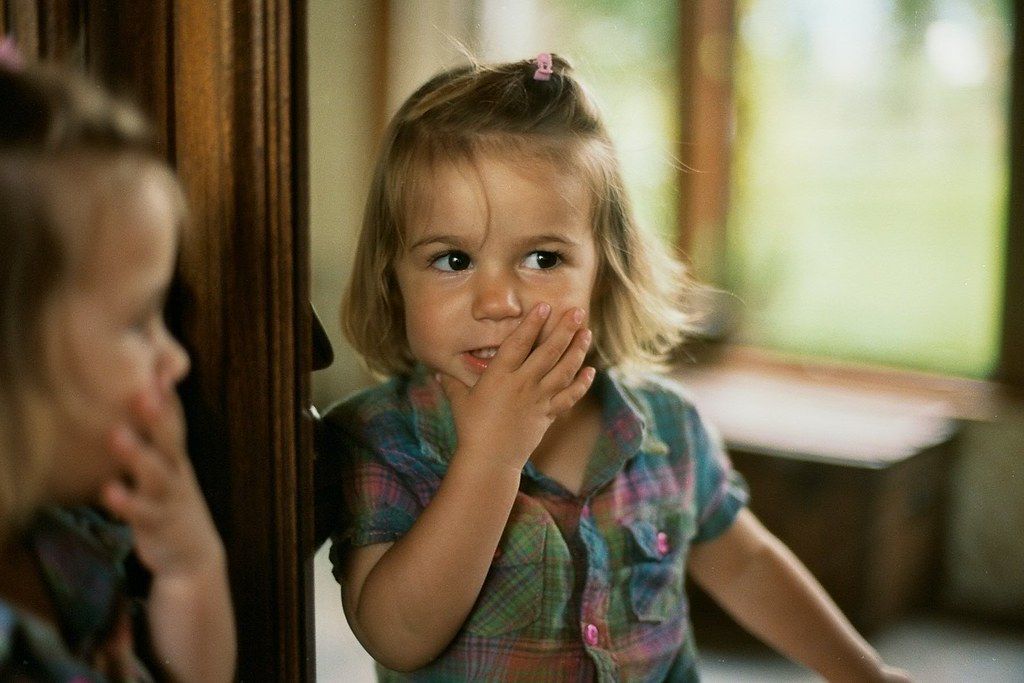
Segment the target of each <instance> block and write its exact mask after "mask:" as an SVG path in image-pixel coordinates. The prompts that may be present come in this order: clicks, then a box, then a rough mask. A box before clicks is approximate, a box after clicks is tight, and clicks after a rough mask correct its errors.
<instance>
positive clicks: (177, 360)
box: [0, 45, 235, 681]
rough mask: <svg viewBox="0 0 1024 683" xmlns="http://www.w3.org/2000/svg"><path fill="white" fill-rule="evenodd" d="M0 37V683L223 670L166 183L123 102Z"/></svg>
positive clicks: (174, 213) (230, 653) (230, 640)
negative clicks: (176, 319) (191, 455)
mask: <svg viewBox="0 0 1024 683" xmlns="http://www.w3.org/2000/svg"><path fill="white" fill-rule="evenodd" d="M4 49H5V55H4V59H3V60H2V62H3V63H0V244H2V245H3V247H2V249H3V257H2V258H0V679H3V680H76V681H77V680H89V681H92V680H151V674H161V675H166V676H168V677H170V679H172V680H192V681H227V680H230V679H231V677H232V676H233V672H234V665H235V636H234V623H233V616H232V610H231V603H230V596H229V592H228V584H227V574H226V560H225V553H224V548H223V545H222V543H221V540H220V538H219V536H218V535H217V532H216V530H215V528H214V525H213V522H212V520H211V518H210V515H209V512H208V510H207V507H206V504H205V501H204V500H203V497H202V493H201V492H200V490H199V487H198V485H197V483H196V479H195V477H194V475H193V472H192V467H191V464H190V462H189V459H188V455H187V453H186V450H185V425H184V420H183V415H182V410H181V406H180V404H179V402H178V399H177V395H176V394H175V391H174V388H175V385H176V384H177V383H178V382H179V381H180V380H181V379H182V377H184V375H185V374H186V373H187V372H188V368H189V359H188V356H187V355H186V353H185V351H184V349H182V347H181V346H180V345H179V344H178V342H177V341H176V340H175V339H174V338H173V337H172V336H171V335H170V333H169V332H168V331H167V329H166V327H165V326H164V321H163V304H164V299H165V296H166V293H167V288H168V285H169V283H170V281H171V276H172V273H173V269H174V262H175V253H176V250H177V244H178V239H179V233H180V231H181V225H182V222H183V219H184V204H183V197H182V193H181V190H180V188H179V186H178V183H177V180H176V179H175V178H174V176H173V174H172V172H171V171H170V169H169V168H167V166H166V164H165V163H163V162H162V161H160V160H159V159H158V158H157V157H156V156H155V155H154V154H153V153H152V151H151V150H150V146H149V142H148V139H149V138H148V135H147V133H146V131H145V126H144V124H143V122H142V121H141V119H140V117H139V115H138V113H137V112H136V111H135V110H134V109H132V108H130V107H128V106H126V105H124V104H121V103H118V102H115V101H113V100H112V99H111V98H110V97H108V96H107V95H106V94H105V93H103V92H102V91H100V90H99V89H98V88H96V87H95V86H94V85H92V84H90V83H87V82H84V81H82V80H80V79H79V78H77V77H73V76H71V75H69V74H66V73H63V72H58V71H55V70H50V69H46V68H43V67H23V66H21V65H19V64H17V63H16V62H15V61H14V59H13V58H12V54H13V53H12V52H11V51H10V46H9V45H7V46H5V48H4ZM103 509H105V513H101V510H103ZM111 517H113V518H115V519H118V520H120V522H123V524H122V523H120V522H114V521H112V520H111ZM132 550H134V552H135V554H136V556H137V557H138V560H139V561H140V562H141V563H142V565H143V566H144V567H145V568H146V569H147V570H148V572H149V573H150V575H151V577H152V581H151V584H150V588H149V592H148V596H147V598H146V601H145V607H144V613H136V612H138V610H137V609H136V606H135V604H134V603H132V602H131V601H130V600H129V598H128V596H127V594H126V591H125V585H124V584H125V570H124V561H125V559H126V556H127V555H128V553H129V552H130V551H132ZM136 622H138V623H136ZM140 624H141V629H143V630H141V631H139V632H140V633H148V639H149V641H150V645H149V647H150V648H151V650H152V653H151V654H152V657H153V659H154V661H155V662H156V663H157V664H155V666H158V667H160V670H159V671H153V670H152V668H153V667H152V666H151V667H150V669H149V670H147V667H146V665H144V664H143V663H142V662H141V659H140V657H139V656H138V654H137V653H138V652H139V651H141V649H142V648H141V645H137V644H136V643H135V642H134V640H135V639H134V636H133V631H135V630H136V628H137V627H140Z"/></svg>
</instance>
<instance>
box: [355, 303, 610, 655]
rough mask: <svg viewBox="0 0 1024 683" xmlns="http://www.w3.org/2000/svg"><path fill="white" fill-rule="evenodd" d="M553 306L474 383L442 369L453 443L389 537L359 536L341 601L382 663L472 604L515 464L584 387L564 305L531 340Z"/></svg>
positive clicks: (431, 644)
mask: <svg viewBox="0 0 1024 683" xmlns="http://www.w3.org/2000/svg"><path fill="white" fill-rule="evenodd" d="M548 310H549V309H547V310H546V309H545V307H543V306H538V307H537V308H535V309H534V310H533V311H532V312H531V313H530V315H528V316H527V318H526V319H525V320H524V321H523V322H522V323H521V324H520V325H519V327H518V328H517V329H516V330H515V332H513V333H512V334H511V335H510V336H509V337H508V339H506V341H505V342H504V343H503V344H502V345H501V348H500V349H499V350H498V354H497V356H495V358H494V359H493V360H492V361H491V364H490V366H489V367H488V368H487V371H486V372H485V373H484V374H483V375H481V377H480V380H479V381H478V382H477V383H476V385H475V386H473V387H471V388H470V387H466V386H465V385H463V384H461V383H460V382H458V381H457V380H455V379H453V378H450V377H444V376H442V377H441V378H440V380H441V383H442V386H443V387H444V390H445V392H446V394H447V395H448V397H449V399H450V400H451V403H452V412H453V415H454V418H455V428H456V433H457V434H458V446H457V448H456V451H455V454H454V455H453V457H452V461H451V465H450V466H449V469H448V472H447V474H446V475H445V477H444V480H443V481H442V482H441V485H440V487H439V488H438V491H437V493H436V495H435V496H434V498H433V499H432V500H431V501H430V503H429V504H428V505H427V506H426V508H425V509H424V510H423V512H422V514H421V515H420V516H419V517H418V518H417V520H416V522H415V523H414V524H413V526H412V528H411V529H410V530H409V531H408V533H406V534H405V535H404V536H403V537H402V538H400V539H399V540H398V541H395V542H394V543H393V544H377V545H373V546H367V547H363V548H357V549H354V550H352V551H351V552H350V553H349V558H348V560H347V562H346V564H345V566H344V567H343V570H342V571H343V576H342V581H341V585H342V601H343V604H344V607H345V614H346V616H347V618H348V620H349V623H350V624H351V625H352V630H353V632H354V633H355V635H356V636H357V637H358V638H359V641H360V642H361V643H362V644H363V646H364V647H365V648H366V649H367V651H369V653H370V654H371V655H373V657H374V658H375V659H376V660H377V661H379V662H380V663H381V664H383V665H384V666H386V667H388V668H390V669H395V670H399V671H409V670H413V669H417V668H419V667H421V666H423V665H425V664H427V663H429V662H430V661H431V660H433V659H434V658H435V657H437V655H438V654H440V653H441V651H442V650H443V649H444V648H445V647H446V646H447V645H448V643H450V642H451V640H452V638H453V637H454V636H455V634H456V633H457V632H458V630H459V629H460V628H461V627H462V624H463V622H464V621H465V620H466V618H467V616H468V615H469V612H470V610H471V609H472V607H473V604H474V602H475V601H476V599H477V596H478V594H479V592H480V588H481V586H482V585H483V583H484V579H485V578H486V576H487V571H488V569H489V567H490V565H491V561H492V559H493V557H494V550H495V548H496V547H497V545H498V541H499V540H500V539H501V534H502V531H503V530H504V528H505V523H506V522H507V521H508V516H509V512H510V511H511V509H512V504H513V502H514V501H515V497H516V493H517V492H518V490H519V477H520V473H521V471H522V468H523V465H524V464H525V463H526V460H527V459H528V458H529V457H530V455H531V453H532V452H533V450H534V449H535V448H536V447H537V444H539V443H540V440H541V438H542V437H543V435H544V433H545V431H546V430H547V428H548V426H550V424H551V422H552V421H553V420H554V417H555V416H557V415H559V414H561V413H563V412H565V411H566V410H568V409H569V408H571V407H572V406H573V405H574V404H575V403H576V402H577V401H578V400H579V399H580V398H582V397H583V395H584V394H585V393H586V391H587V389H589V387H590V383H591V381H592V380H593V377H594V374H593V371H591V370H589V369H583V370H580V367H581V365H582V364H583V360H584V358H585V357H586V351H587V347H588V345H589V340H590V335H589V332H588V331H586V330H581V329H580V327H581V324H582V320H583V316H582V311H580V312H579V313H578V314H575V315H574V312H573V311H569V312H567V313H566V315H565V316H564V317H563V318H562V320H561V321H559V324H558V325H557V326H556V327H555V329H554V330H553V332H552V333H551V335H550V336H549V337H548V338H547V339H546V340H545V341H544V342H542V343H540V344H539V345H538V346H537V348H536V349H533V350H532V351H531V349H532V347H533V343H534V341H535V340H536V339H537V337H538V335H539V333H540V330H541V328H542V327H543V324H544V319H545V318H546V316H547V312H548Z"/></svg>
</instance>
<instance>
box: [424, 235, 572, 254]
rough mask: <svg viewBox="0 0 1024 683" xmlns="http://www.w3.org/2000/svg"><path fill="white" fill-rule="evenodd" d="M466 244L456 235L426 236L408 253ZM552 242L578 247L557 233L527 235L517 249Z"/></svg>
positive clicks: (569, 239)
mask: <svg viewBox="0 0 1024 683" xmlns="http://www.w3.org/2000/svg"><path fill="white" fill-rule="evenodd" d="M467 242H468V240H466V239H464V238H462V237H459V236H458V235H426V236H425V237H421V238H420V239H418V240H416V241H415V242H413V243H412V244H410V245H409V251H412V250H414V249H418V248H419V247H422V246H424V245H428V244H434V243H439V244H449V245H452V246H454V247H465V246H466V245H467ZM552 242H555V243H558V244H564V245H566V246H568V247H576V246H579V242H578V241H577V240H574V239H572V238H570V237H568V236H566V235H561V234H558V233H546V234H543V235H529V236H528V237H526V238H524V239H522V240H519V242H518V246H519V248H526V247H528V246H530V245H533V244H550V243H552Z"/></svg>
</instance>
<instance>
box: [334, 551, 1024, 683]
mask: <svg viewBox="0 0 1024 683" xmlns="http://www.w3.org/2000/svg"><path fill="white" fill-rule="evenodd" d="M314 566H315V569H314V573H315V590H316V655H317V662H316V663H317V666H316V671H317V680H318V681H325V682H338V683H369V682H370V681H374V680H376V679H375V677H374V674H373V662H372V660H371V659H370V657H369V655H367V654H366V652H364V651H363V649H362V647H360V645H359V643H358V642H357V641H356V639H355V637H354V636H353V635H352V632H351V631H350V630H349V628H348V625H347V624H346V622H345V617H344V615H343V614H342V611H341V600H340V598H339V596H338V584H337V583H335V581H334V578H333V577H332V576H331V571H330V562H329V561H328V560H327V552H326V549H321V551H320V552H319V553H317V556H316V560H315V564H314ZM872 642H873V644H874V646H875V647H876V648H877V649H878V651H879V652H880V653H881V654H882V656H883V658H885V660H886V661H888V662H889V663H891V664H893V665H896V666H900V667H903V668H904V669H905V670H907V671H908V672H909V673H910V674H911V676H912V678H913V679H914V680H915V681H920V682H922V683H960V682H961V681H966V682H970V683H1024V631H1012V630H1007V629H1004V628H997V627H995V626H987V625H983V624H976V623H973V624H972V623H965V622H961V621H957V620H953V619H948V618H940V617H934V618H932V617H930V618H919V619H914V620H908V621H906V622H904V623H901V624H899V625H897V626H895V627H893V628H890V629H888V630H886V631H885V632H883V633H880V634H879V635H878V636H877V637H876V638H873V639H872ZM702 656H703V660H704V661H703V666H702V675H703V679H702V680H704V681H706V682H708V683H745V682H751V683H753V682H754V681H757V682H759V683H773V682H776V683H803V682H810V681H818V680H820V679H819V678H818V677H816V676H814V675H811V674H808V673H807V672H806V671H804V670H802V669H801V668H800V667H797V666H796V665H793V664H790V663H789V662H787V661H786V660H784V659H782V658H781V657H779V656H777V655H775V654H774V653H772V652H770V651H767V650H765V651H761V650H755V651H749V652H745V653H744V654H742V655H737V654H736V653H733V652H729V653H725V652H716V651H710V650H708V649H703V650H702Z"/></svg>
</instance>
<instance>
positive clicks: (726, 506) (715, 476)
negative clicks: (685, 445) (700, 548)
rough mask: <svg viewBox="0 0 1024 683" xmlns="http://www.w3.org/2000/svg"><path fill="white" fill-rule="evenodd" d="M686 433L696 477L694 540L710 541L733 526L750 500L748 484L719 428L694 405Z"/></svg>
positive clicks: (689, 415) (687, 418)
mask: <svg viewBox="0 0 1024 683" xmlns="http://www.w3.org/2000/svg"><path fill="white" fill-rule="evenodd" d="M686 422H687V424H686V434H687V441H688V442H689V446H690V455H691V458H692V459H693V472H694V476H695V478H696V484H695V498H696V501H695V502H696V508H697V534H696V535H695V536H694V538H693V542H694V543H701V542H704V541H710V540H711V539H713V538H715V537H717V536H719V535H721V534H722V533H723V532H725V530H726V529H728V528H729V527H730V526H732V523H733V522H734V521H735V519H736V515H738V514H739V512H740V510H742V509H743V507H744V506H745V505H746V504H747V502H748V500H749V493H748V489H747V484H746V482H745V481H744V479H743V477H742V476H741V475H740V473H739V472H737V471H736V470H734V469H733V467H732V462H731V461H730V460H729V456H728V454H727V453H726V450H725V446H724V445H723V443H722V439H721V437H720V436H719V435H718V432H717V431H716V430H715V429H714V428H713V427H712V426H711V425H709V424H707V423H706V422H705V421H704V420H703V419H701V417H700V415H699V414H698V412H697V410H696V409H695V408H693V407H692V406H689V407H688V408H687V409H686Z"/></svg>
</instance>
